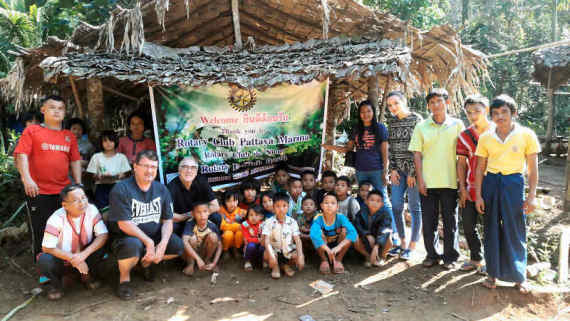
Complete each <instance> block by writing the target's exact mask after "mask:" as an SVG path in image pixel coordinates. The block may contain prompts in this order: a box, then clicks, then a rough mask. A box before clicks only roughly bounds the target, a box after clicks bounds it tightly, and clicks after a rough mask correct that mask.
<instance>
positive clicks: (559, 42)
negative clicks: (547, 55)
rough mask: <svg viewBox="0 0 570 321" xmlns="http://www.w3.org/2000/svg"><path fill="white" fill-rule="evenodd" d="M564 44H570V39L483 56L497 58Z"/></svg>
mask: <svg viewBox="0 0 570 321" xmlns="http://www.w3.org/2000/svg"><path fill="white" fill-rule="evenodd" d="M566 44H570V40H567V39H566V40H560V41H556V42H551V43H547V44H544V45H540V46H534V47H528V48H523V49H517V50H511V51H506V52H502V53H498V54H494V55H488V56H486V57H485V58H487V59H489V58H497V57H502V56H508V55H512V54H517V53H521V52H527V51H534V50H538V49H544V48H552V47H558V46H562V45H566Z"/></svg>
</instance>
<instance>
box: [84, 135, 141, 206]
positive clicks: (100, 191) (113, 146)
mask: <svg viewBox="0 0 570 321" xmlns="http://www.w3.org/2000/svg"><path fill="white" fill-rule="evenodd" d="M118 144H119V138H118V137H117V135H116V134H115V132H114V131H112V130H105V131H103V132H102V133H101V138H100V141H99V148H101V150H102V152H99V153H96V154H95V155H93V157H91V160H90V161H89V165H88V166H87V172H88V173H90V174H92V175H93V176H94V179H95V199H94V200H93V201H94V203H95V206H97V208H98V209H102V208H104V207H106V206H108V205H109V193H110V192H111V189H112V188H113V186H115V183H116V182H118V181H119V180H121V179H122V178H124V177H125V176H126V175H127V174H128V173H129V171H130V170H131V166H130V165H129V160H128V159H127V157H126V156H125V155H123V154H121V153H117V146H118Z"/></svg>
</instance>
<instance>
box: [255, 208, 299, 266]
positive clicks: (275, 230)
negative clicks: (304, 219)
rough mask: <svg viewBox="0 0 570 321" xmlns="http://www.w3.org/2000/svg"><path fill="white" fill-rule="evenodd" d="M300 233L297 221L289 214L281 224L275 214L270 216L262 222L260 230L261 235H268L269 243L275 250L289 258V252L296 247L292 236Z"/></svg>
mask: <svg viewBox="0 0 570 321" xmlns="http://www.w3.org/2000/svg"><path fill="white" fill-rule="evenodd" d="M300 234H301V233H300V232H299V225H298V224H297V221H296V220H295V219H294V218H292V217H290V216H285V220H284V221H283V224H281V223H279V221H278V220H277V217H276V216H273V217H271V218H270V219H268V220H267V221H265V222H264V223H263V226H262V232H261V235H268V236H269V243H270V244H271V247H273V249H274V250H275V252H277V253H279V252H280V253H282V254H283V256H284V257H286V258H290V257H291V252H293V251H295V249H296V246H295V240H294V239H293V237H294V236H299V235H300Z"/></svg>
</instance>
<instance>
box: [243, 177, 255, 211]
mask: <svg viewBox="0 0 570 321" xmlns="http://www.w3.org/2000/svg"><path fill="white" fill-rule="evenodd" d="M259 190H260V186H259V182H258V181H257V180H256V179H255V178H248V179H246V180H245V181H243V182H242V183H241V184H240V186H239V191H240V193H241V195H242V201H241V202H240V203H239V205H238V206H239V208H241V209H243V210H246V211H247V209H248V208H249V207H250V206H254V205H259V198H258V196H259Z"/></svg>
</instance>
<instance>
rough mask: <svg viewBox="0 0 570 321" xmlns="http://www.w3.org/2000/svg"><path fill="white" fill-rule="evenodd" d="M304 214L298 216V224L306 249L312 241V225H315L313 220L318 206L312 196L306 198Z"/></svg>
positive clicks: (304, 199)
mask: <svg viewBox="0 0 570 321" xmlns="http://www.w3.org/2000/svg"><path fill="white" fill-rule="evenodd" d="M302 209H303V214H302V215H299V216H297V223H298V224H299V230H300V231H301V240H302V241H303V247H304V248H306V245H307V243H310V240H311V236H310V233H311V225H312V224H313V218H314V217H315V213H316V212H317V204H316V203H315V200H314V199H312V198H311V196H308V195H307V196H305V197H304V198H303V203H302Z"/></svg>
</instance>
